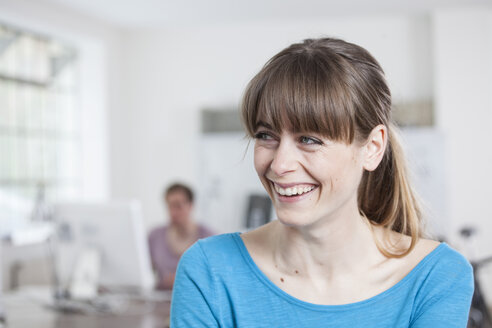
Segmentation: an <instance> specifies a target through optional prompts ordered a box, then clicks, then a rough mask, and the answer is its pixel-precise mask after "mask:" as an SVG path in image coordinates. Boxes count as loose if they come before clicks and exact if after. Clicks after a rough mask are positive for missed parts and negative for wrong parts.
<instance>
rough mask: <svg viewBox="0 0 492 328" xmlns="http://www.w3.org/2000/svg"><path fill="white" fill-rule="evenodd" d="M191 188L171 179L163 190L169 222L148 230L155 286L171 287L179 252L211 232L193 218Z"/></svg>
mask: <svg viewBox="0 0 492 328" xmlns="http://www.w3.org/2000/svg"><path fill="white" fill-rule="evenodd" d="M193 197H194V195H193V191H192V190H191V188H190V187H188V186H186V185H184V184H181V183H174V184H172V185H170V186H169V187H168V188H167V189H166V190H165V191H164V193H163V200H164V203H165V205H166V207H167V210H168V213H169V224H168V225H165V226H161V227H157V228H155V229H154V230H152V231H151V232H150V234H149V250H150V257H151V260H152V266H153V267H154V270H155V272H156V274H157V285H156V288H157V289H172V287H173V284H174V276H175V273H176V267H177V265H178V262H179V259H180V258H181V255H183V253H184V251H186V250H187V249H188V247H190V246H191V245H192V244H193V243H194V242H196V241H197V240H198V239H201V238H205V237H208V236H211V235H212V234H213V233H212V232H211V231H210V230H209V229H207V228H206V227H204V226H203V225H200V224H198V223H196V222H195V221H193V219H192V217H191V216H192V212H193Z"/></svg>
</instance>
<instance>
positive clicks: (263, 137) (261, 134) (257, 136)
mask: <svg viewBox="0 0 492 328" xmlns="http://www.w3.org/2000/svg"><path fill="white" fill-rule="evenodd" d="M255 139H259V140H272V139H273V137H272V136H271V135H269V134H268V133H266V132H258V133H257V134H255Z"/></svg>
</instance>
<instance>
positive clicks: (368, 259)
mask: <svg viewBox="0 0 492 328" xmlns="http://www.w3.org/2000/svg"><path fill="white" fill-rule="evenodd" d="M272 228H274V229H275V230H277V231H276V233H275V235H276V236H277V238H276V239H275V240H273V241H272V242H273V243H274V244H273V245H272V246H273V250H274V251H273V257H274V258H273V260H274V263H275V265H276V266H277V267H278V269H279V270H281V271H283V272H285V273H292V272H296V274H298V275H300V276H304V277H306V278H309V279H318V278H320V279H321V278H323V279H326V278H328V279H330V278H333V279H335V278H336V277H339V276H340V275H345V274H347V273H348V272H351V273H355V274H356V273H358V272H359V271H364V270H366V269H367V268H368V267H369V266H371V265H372V264H373V263H375V262H378V261H381V260H383V258H382V254H381V253H380V252H379V250H378V249H377V247H376V244H375V242H374V238H373V234H372V232H371V227H370V223H369V222H367V219H365V218H364V217H361V216H360V215H359V213H358V212H357V213H353V214H352V215H350V216H347V217H340V218H338V219H336V220H330V221H327V222H323V223H317V224H316V227H314V226H313V227H288V226H285V225H283V224H281V223H280V222H277V224H275V225H274V226H273V227H272Z"/></svg>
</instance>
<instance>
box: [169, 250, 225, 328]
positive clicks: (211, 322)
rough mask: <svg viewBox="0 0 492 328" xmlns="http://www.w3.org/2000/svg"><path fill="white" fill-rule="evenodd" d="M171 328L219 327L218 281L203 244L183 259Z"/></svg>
mask: <svg viewBox="0 0 492 328" xmlns="http://www.w3.org/2000/svg"><path fill="white" fill-rule="evenodd" d="M170 322H171V328H188V327H197V328H202V327H207V328H211V327H219V326H220V325H219V322H218V320H217V300H216V298H215V289H214V277H213V274H212V270H211V268H210V266H209V264H208V261H207V257H206V255H205V253H204V252H203V250H202V248H201V246H200V243H199V242H197V243H195V244H194V245H193V246H192V247H190V248H189V249H188V250H187V251H186V252H185V253H184V254H183V256H182V257H181V260H180V261H179V264H178V269H177V272H176V280H175V283H174V288H173V296H172V302H171V319H170Z"/></svg>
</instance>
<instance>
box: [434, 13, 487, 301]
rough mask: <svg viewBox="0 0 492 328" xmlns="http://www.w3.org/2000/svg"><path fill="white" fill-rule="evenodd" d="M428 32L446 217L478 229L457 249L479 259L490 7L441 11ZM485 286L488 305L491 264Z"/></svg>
mask: <svg viewBox="0 0 492 328" xmlns="http://www.w3.org/2000/svg"><path fill="white" fill-rule="evenodd" d="M433 34H434V40H435V52H434V53H435V57H434V62H435V72H436V74H435V91H436V92H435V99H436V109H437V118H438V119H437V122H438V127H439V128H440V129H441V131H443V133H444V134H445V137H446V147H445V154H446V164H447V166H446V167H447V172H446V176H447V177H448V179H447V184H448V194H449V202H448V204H449V218H447V219H448V220H449V225H450V226H451V227H452V229H451V230H452V231H458V230H459V229H460V228H461V227H463V226H465V225H473V226H475V227H476V228H478V235H477V238H476V243H475V245H472V246H474V247H472V248H471V249H466V247H462V249H463V251H466V252H468V253H472V254H469V255H470V256H474V257H476V258H482V257H485V256H490V255H491V254H492V238H490V236H492V212H491V210H490V206H491V204H492V192H491V191H490V187H491V186H492V170H491V168H492V146H491V142H490V140H491V138H492V133H491V130H492V129H491V126H492V8H478V9H468V10H446V11H440V12H439V13H436V15H435V19H434V24H433ZM451 237H452V239H453V240H455V241H456V242H458V238H457V236H456V235H454V236H451ZM473 253H474V254H473ZM484 283H485V284H486V287H487V291H488V292H487V294H486V295H489V297H490V301H491V302H492V268H491V266H489V268H488V269H487V271H486V272H485V273H484Z"/></svg>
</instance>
